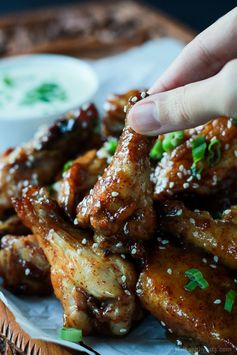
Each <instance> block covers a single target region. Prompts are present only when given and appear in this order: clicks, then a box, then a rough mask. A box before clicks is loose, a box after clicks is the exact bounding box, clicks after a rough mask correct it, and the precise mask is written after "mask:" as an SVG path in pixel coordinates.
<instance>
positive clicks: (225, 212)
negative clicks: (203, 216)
mask: <svg viewBox="0 0 237 355" xmlns="http://www.w3.org/2000/svg"><path fill="white" fill-rule="evenodd" d="M229 213H231V210H225V211H224V212H223V214H229Z"/></svg>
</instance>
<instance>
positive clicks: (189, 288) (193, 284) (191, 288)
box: [184, 281, 198, 292]
mask: <svg viewBox="0 0 237 355" xmlns="http://www.w3.org/2000/svg"><path fill="white" fill-rule="evenodd" d="M197 285H198V284H197V283H196V281H189V283H188V284H187V285H185V286H184V288H185V290H186V291H189V292H192V291H194V290H195V288H196V287H197Z"/></svg>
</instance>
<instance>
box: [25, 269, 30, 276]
mask: <svg viewBox="0 0 237 355" xmlns="http://www.w3.org/2000/svg"><path fill="white" fill-rule="evenodd" d="M29 274H30V269H28V268H27V269H25V275H26V276H28V275H29Z"/></svg>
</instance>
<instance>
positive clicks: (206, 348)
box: [203, 345, 210, 353]
mask: <svg viewBox="0 0 237 355" xmlns="http://www.w3.org/2000/svg"><path fill="white" fill-rule="evenodd" d="M203 348H204V349H205V350H206V352H207V353H209V352H210V351H209V349H208V347H207V346H206V345H203Z"/></svg>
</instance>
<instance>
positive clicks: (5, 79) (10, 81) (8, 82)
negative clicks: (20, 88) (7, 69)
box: [2, 75, 14, 86]
mask: <svg viewBox="0 0 237 355" xmlns="http://www.w3.org/2000/svg"><path fill="white" fill-rule="evenodd" d="M2 80H3V82H4V84H5V85H6V86H13V85H14V81H13V79H12V77H11V76H10V75H5V76H4V77H3V79H2Z"/></svg>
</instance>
